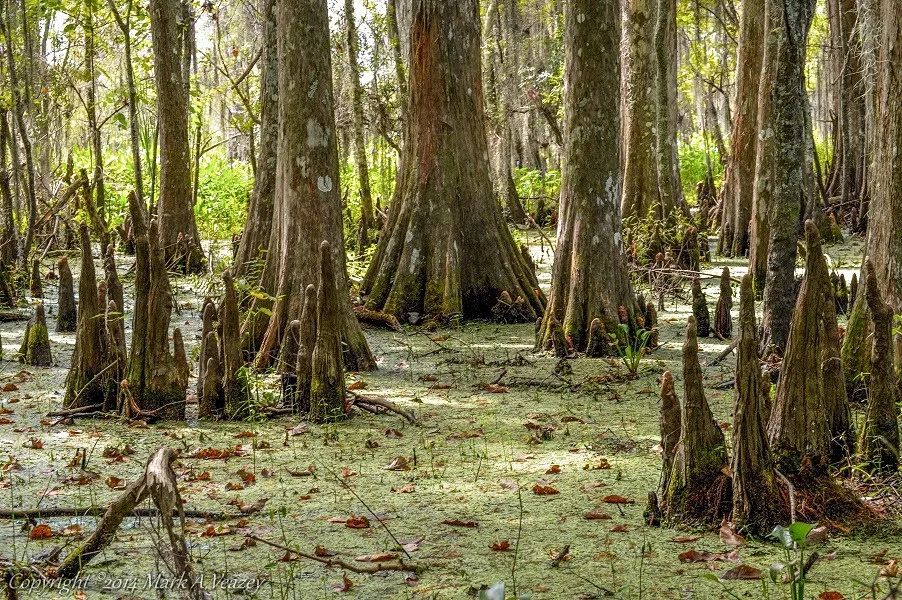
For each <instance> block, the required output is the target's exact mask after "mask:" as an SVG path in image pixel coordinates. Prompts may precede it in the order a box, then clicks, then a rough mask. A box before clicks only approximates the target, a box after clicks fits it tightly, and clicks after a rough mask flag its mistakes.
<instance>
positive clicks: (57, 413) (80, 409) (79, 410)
mask: <svg viewBox="0 0 902 600" xmlns="http://www.w3.org/2000/svg"><path fill="white" fill-rule="evenodd" d="M102 408H103V404H89V405H88V406H76V407H75V408H65V409H63V410H52V411H50V412H49V413H47V414H46V415H44V416H47V417H74V416H78V415H81V414H83V413H89V412H96V411H98V410H100V409H102Z"/></svg>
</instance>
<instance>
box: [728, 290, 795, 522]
mask: <svg viewBox="0 0 902 600" xmlns="http://www.w3.org/2000/svg"><path fill="white" fill-rule="evenodd" d="M738 349H739V356H738V357H737V359H736V385H735V389H736V392H735V393H736V408H735V410H734V415H733V461H732V463H731V468H732V470H733V524H734V525H735V526H737V527H745V528H748V529H750V530H751V531H752V532H753V533H755V534H758V535H765V534H767V533H768V532H770V530H771V529H772V528H773V526H774V523H783V522H785V519H786V517H787V516H788V515H787V514H786V513H787V512H788V511H786V510H785V508H784V506H783V502H782V499H781V498H780V494H779V488H778V486H777V481H776V474H775V473H774V465H773V458H772V456H771V453H770V449H769V448H768V445H767V418H768V414H767V413H768V410H767V409H768V401H769V399H768V396H769V394H770V380H769V378H767V377H766V376H762V374H761V367H760V363H759V361H758V336H757V325H756V324H755V297H754V291H753V285H752V275H751V274H749V273H747V274H746V275H745V277H743V278H742V287H741V288H740V290H739V347H738Z"/></svg>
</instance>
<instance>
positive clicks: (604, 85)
mask: <svg viewBox="0 0 902 600" xmlns="http://www.w3.org/2000/svg"><path fill="white" fill-rule="evenodd" d="M619 14H620V3H619V0H604V1H598V0H576V1H574V2H570V3H568V4H567V5H566V7H565V10H564V19H565V27H564V31H565V39H564V44H565V48H566V54H565V63H564V64H565V67H564V81H565V86H564V90H565V92H564V140H565V141H564V161H563V162H564V172H563V181H562V184H561V201H560V215H559V219H558V232H557V245H556V247H555V253H554V256H555V260H554V266H553V268H552V286H551V287H552V289H551V295H550V297H549V300H548V307H547V309H546V310H545V316H544V321H543V324H542V334H541V337H542V340H543V341H542V344H541V345H542V346H543V347H548V346H550V345H551V343H552V331H551V330H552V327H551V325H552V321H554V320H557V321H558V322H560V323H561V324H562V325H563V329H564V335H565V336H566V337H567V338H568V339H569V341H570V343H571V344H572V346H573V347H574V348H575V349H577V350H581V351H582V350H586V347H587V344H588V341H589V329H590V325H591V323H592V321H593V320H594V319H601V323H602V325H603V326H604V329H605V330H606V331H605V332H602V335H604V333H607V334H611V335H616V333H617V332H616V328H617V325H618V322H619V315H618V308H619V307H624V308H625V309H626V311H627V314H628V315H629V320H630V321H631V322H632V323H633V324H635V321H636V317H637V315H639V314H640V311H641V310H642V307H639V306H638V305H637V304H636V300H635V295H634V294H633V291H632V286H631V284H630V280H629V273H628V272H627V268H626V259H625V257H624V255H623V240H622V237H621V233H620V210H619V206H618V202H619V200H620V196H621V182H622V180H621V174H620V152H619V144H620V136H619V132H620V128H619V123H620V106H619V102H618V98H619V94H618V91H619V86H620V60H619V57H618V55H617V50H618V48H619V46H620V21H619V19H618V15H619ZM605 346H606V345H605Z"/></svg>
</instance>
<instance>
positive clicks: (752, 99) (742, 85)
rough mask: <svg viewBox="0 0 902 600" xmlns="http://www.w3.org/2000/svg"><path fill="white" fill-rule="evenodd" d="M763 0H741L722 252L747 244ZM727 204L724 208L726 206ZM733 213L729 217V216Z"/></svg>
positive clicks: (741, 252)
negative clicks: (734, 101)
mask: <svg viewBox="0 0 902 600" xmlns="http://www.w3.org/2000/svg"><path fill="white" fill-rule="evenodd" d="M765 2H766V0H743V2H742V17H741V19H740V31H739V55H738V57H737V58H736V104H737V106H736V110H735V111H734V112H733V129H732V132H731V134H730V156H729V159H728V162H727V171H726V174H725V176H724V185H723V191H722V195H721V198H722V200H721V202H722V203H723V212H722V219H721V225H720V242H719V244H720V247H721V252H722V253H723V254H724V255H727V256H742V255H744V254H745V252H746V250H747V249H748V247H749V222H750V220H751V218H752V206H753V191H754V182H755V155H756V153H757V146H758V143H757V142H758V129H757V127H758V95H759V94H758V87H759V84H760V82H761V68H762V65H763V59H764V47H765V43H766V39H767V38H766V34H765V28H764V26H765V20H764V18H765ZM728 206H729V207H730V208H729V210H727V207H728ZM731 217H732V218H731Z"/></svg>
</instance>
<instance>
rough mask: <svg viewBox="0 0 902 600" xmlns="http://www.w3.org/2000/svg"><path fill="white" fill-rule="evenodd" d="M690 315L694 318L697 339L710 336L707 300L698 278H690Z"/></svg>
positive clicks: (709, 316)
mask: <svg viewBox="0 0 902 600" xmlns="http://www.w3.org/2000/svg"><path fill="white" fill-rule="evenodd" d="M692 315H693V316H694V317H695V323H696V327H697V328H698V336H699V337H708V336H709V335H711V315H710V313H709V312H708V300H707V299H706V298H705V293H704V292H703V291H702V283H701V281H700V280H699V278H698V276H696V277H693V278H692Z"/></svg>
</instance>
